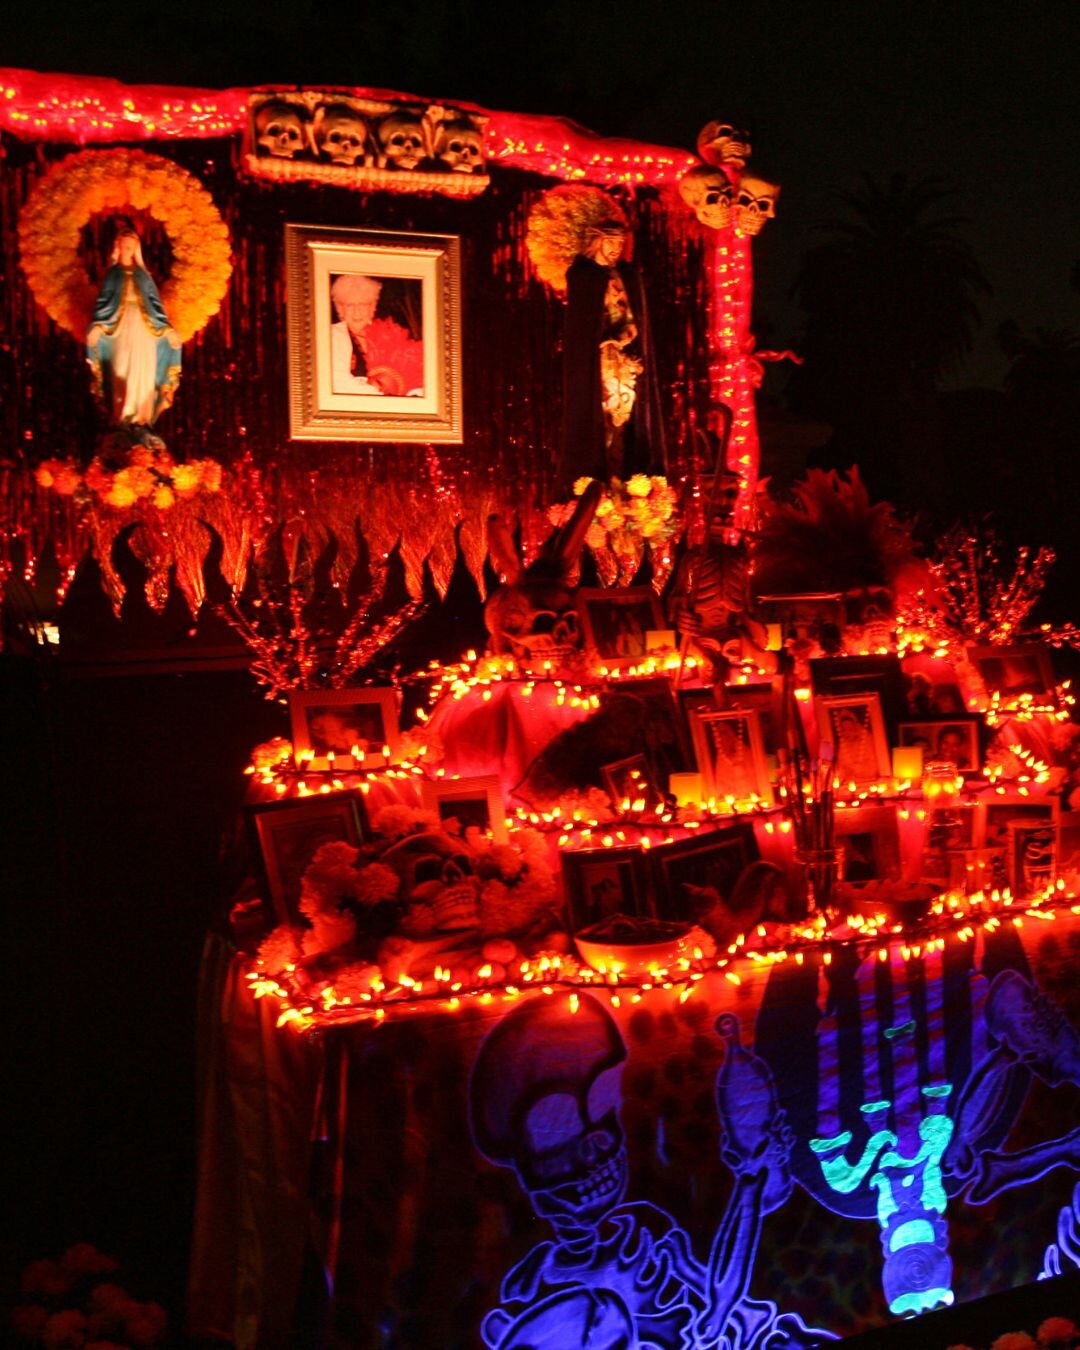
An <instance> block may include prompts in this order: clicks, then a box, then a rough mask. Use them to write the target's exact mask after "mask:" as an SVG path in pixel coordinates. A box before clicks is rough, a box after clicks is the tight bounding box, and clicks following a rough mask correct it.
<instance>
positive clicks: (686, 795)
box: [668, 773, 705, 806]
mask: <svg viewBox="0 0 1080 1350" xmlns="http://www.w3.org/2000/svg"><path fill="white" fill-rule="evenodd" d="M668 791H669V792H670V793H671V795H672V796H673V797H674V798H675V801H676V802H677V803H678V805H679V806H698V805H700V803H701V801H702V798H703V797H704V795H705V784H704V781H703V779H702V777H701V774H699V773H673V774H671V775H670V776H669V777H668Z"/></svg>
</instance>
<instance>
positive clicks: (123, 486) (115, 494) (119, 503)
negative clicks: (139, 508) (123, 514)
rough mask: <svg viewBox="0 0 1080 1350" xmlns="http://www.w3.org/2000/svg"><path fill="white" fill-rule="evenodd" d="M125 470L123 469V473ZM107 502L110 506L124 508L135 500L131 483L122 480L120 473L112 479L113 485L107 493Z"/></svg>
mask: <svg viewBox="0 0 1080 1350" xmlns="http://www.w3.org/2000/svg"><path fill="white" fill-rule="evenodd" d="M122 472H123V470H121V473H122ZM105 502H106V504H107V505H109V506H115V507H117V508H119V509H122V508H123V507H125V506H131V505H133V504H134V502H135V492H134V490H133V489H132V488H131V487H130V485H129V484H127V483H125V482H122V481H121V477H120V474H119V473H118V474H117V475H116V477H115V478H114V479H113V481H112V486H111V487H110V488H109V491H108V492H107V493H106V494H105Z"/></svg>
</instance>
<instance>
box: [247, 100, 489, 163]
mask: <svg viewBox="0 0 1080 1350" xmlns="http://www.w3.org/2000/svg"><path fill="white" fill-rule="evenodd" d="M248 119H249V137H250V145H251V148H252V151H253V153H254V154H255V155H256V156H257V157H260V158H272V159H278V160H295V161H298V162H308V163H310V162H311V161H312V160H314V161H316V162H317V163H321V164H327V165H334V166H337V167H340V168H356V167H362V166H367V167H371V168H378V169H388V170H391V171H395V170H408V171H419V172H425V171H426V172H435V173H461V174H483V173H485V172H486V165H485V160H484V125H485V123H486V121H487V118H485V117H483V116H481V115H480V114H477V113H465V112H462V111H460V110H459V109H456V108H450V107H442V106H439V105H435V104H431V105H428V106H427V107H413V106H410V105H405V104H400V105H396V104H392V103H384V102H378V101H376V100H372V99H359V98H353V97H350V96H348V95H346V94H335V93H313V92H306V93H291V92H274V93H260V94H253V95H252V96H251V98H250V101H249V104H248Z"/></svg>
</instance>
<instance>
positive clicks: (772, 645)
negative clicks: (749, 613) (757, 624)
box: [765, 623, 784, 652]
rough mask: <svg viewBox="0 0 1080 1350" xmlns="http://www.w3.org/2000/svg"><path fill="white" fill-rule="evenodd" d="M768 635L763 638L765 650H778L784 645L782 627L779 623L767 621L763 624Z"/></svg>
mask: <svg viewBox="0 0 1080 1350" xmlns="http://www.w3.org/2000/svg"><path fill="white" fill-rule="evenodd" d="M765 628H766V631H767V633H768V637H766V639H765V650H766V651H767V652H778V651H779V650H780V649H781V647H783V645H784V627H783V624H779V623H767V624H766V625H765Z"/></svg>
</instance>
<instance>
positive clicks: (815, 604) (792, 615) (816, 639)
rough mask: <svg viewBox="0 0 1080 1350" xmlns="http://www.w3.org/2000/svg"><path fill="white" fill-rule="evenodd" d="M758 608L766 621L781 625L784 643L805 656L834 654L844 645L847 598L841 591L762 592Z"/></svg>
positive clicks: (805, 657) (758, 599) (806, 657)
mask: <svg viewBox="0 0 1080 1350" xmlns="http://www.w3.org/2000/svg"><path fill="white" fill-rule="evenodd" d="M757 610H758V613H759V614H760V616H761V619H762V621H763V622H764V623H768V624H779V625H780V640H781V643H782V645H783V646H784V647H786V648H788V649H789V650H791V651H793V652H796V653H797V654H799V655H800V656H802V657H803V658H804V659H809V658H811V657H820V656H831V655H834V654H835V653H836V652H838V651H840V649H841V647H842V643H843V639H842V636H841V635H842V633H843V628H844V601H843V597H842V596H841V595H840V594H839V592H832V591H807V592H806V593H805V594H802V595H759V596H758V598H757Z"/></svg>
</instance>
